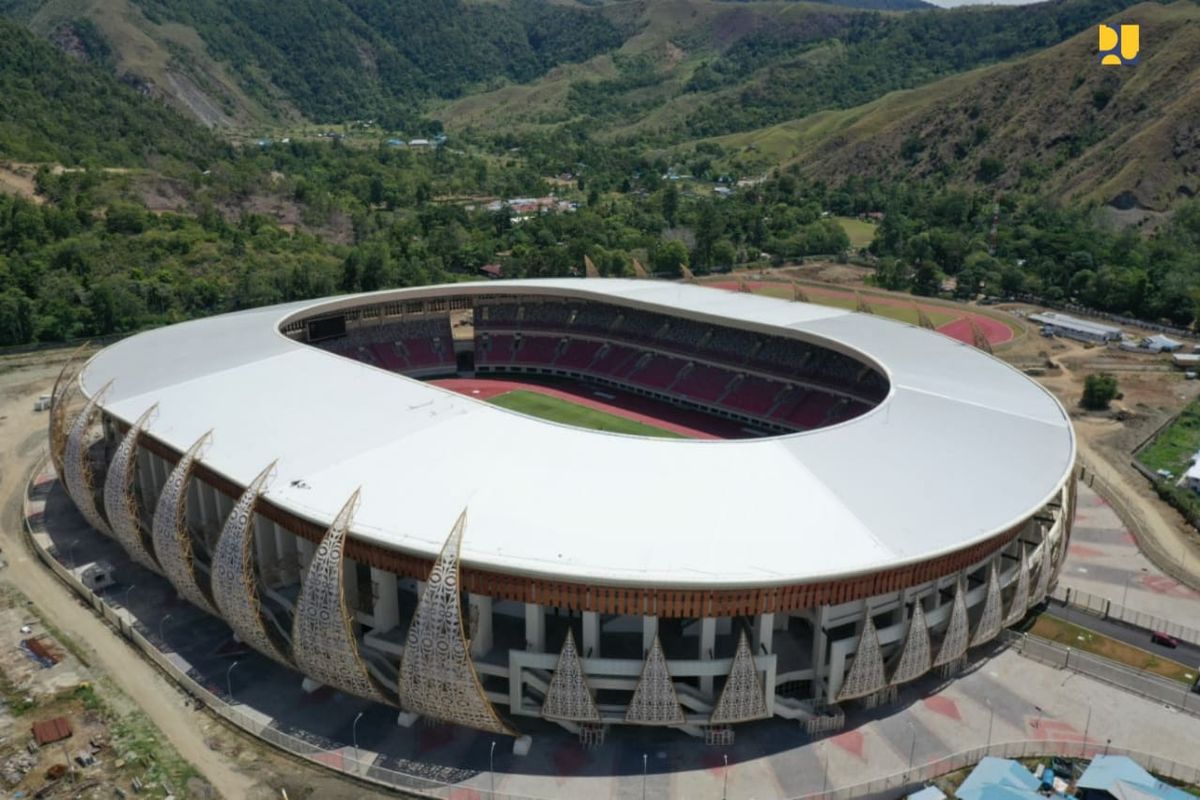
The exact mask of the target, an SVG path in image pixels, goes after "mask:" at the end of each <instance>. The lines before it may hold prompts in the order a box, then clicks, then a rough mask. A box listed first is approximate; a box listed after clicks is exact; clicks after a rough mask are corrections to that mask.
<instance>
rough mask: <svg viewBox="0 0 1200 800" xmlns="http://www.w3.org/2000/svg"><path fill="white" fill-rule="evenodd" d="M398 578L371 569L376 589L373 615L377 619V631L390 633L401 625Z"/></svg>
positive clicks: (391, 574) (383, 571) (379, 570)
mask: <svg viewBox="0 0 1200 800" xmlns="http://www.w3.org/2000/svg"><path fill="white" fill-rule="evenodd" d="M397 581H398V578H397V577H396V576H395V575H394V574H393V573H391V572H388V571H387V570H383V569H376V568H375V567H371V583H372V584H373V585H374V587H375V607H374V608H373V609H372V610H371V615H372V616H373V617H374V618H375V630H376V631H388V630H391V629H392V628H394V627H396V626H397V625H398V624H400V594H399V588H398V587H397V585H396V584H397Z"/></svg>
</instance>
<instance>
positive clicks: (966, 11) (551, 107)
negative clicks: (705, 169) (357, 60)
mask: <svg viewBox="0 0 1200 800" xmlns="http://www.w3.org/2000/svg"><path fill="white" fill-rule="evenodd" d="M1128 5H1130V2H1129V0H1054V1H1053V2H1047V3H1040V4H1036V5H1033V6H1024V7H1021V8H1012V7H983V8H978V7H976V8H961V9H955V10H952V11H941V10H938V11H917V12H913V13H906V14H895V13H877V12H863V11H857V10H851V9H847V8H841V7H836V6H831V5H827V4H816V3H797V2H750V3H728V2H717V1H715V0H642V2H629V3H623V4H620V5H617V6H605V7H604V9H605V13H606V14H608V15H609V16H610V17H612V18H613V19H614V21H615V22H617V23H618V24H620V25H621V26H622V27H623V28H625V29H630V28H632V29H636V30H637V31H638V33H637V35H635V36H632V37H630V38H629V39H627V40H626V42H625V43H624V45H623V46H622V47H621V48H620V49H619V50H618V51H616V53H614V54H611V55H610V54H605V55H603V56H601V57H598V58H595V59H592V60H591V61H589V62H587V63H585V64H582V65H578V66H576V67H572V68H567V69H561V70H556V71H553V72H551V73H549V74H548V75H546V76H545V77H544V78H541V79H539V80H537V81H534V82H532V83H531V84H528V85H524V86H505V87H502V88H501V89H498V90H496V91H494V92H491V93H479V94H475V95H472V96H469V97H466V98H463V99H462V100H459V101H456V102H453V103H450V104H447V105H446V106H445V107H444V108H441V109H439V110H438V111H437V113H436V115H437V116H438V118H440V119H442V120H443V122H444V123H445V124H446V125H447V126H448V127H451V128H453V129H459V130H469V129H478V130H480V131H486V130H487V129H488V128H490V127H494V126H502V127H512V128H517V129H530V128H538V127H541V128H545V127H548V126H554V125H559V124H563V123H568V122H576V123H579V124H580V125H582V126H583V127H585V128H586V129H587V130H589V131H590V132H593V133H602V134H607V135H608V136H610V137H618V138H628V137H638V138H639V139H641V140H643V141H653V142H655V143H659V144H663V143H670V142H673V141H679V140H680V139H683V138H693V137H697V136H709V135H717V134H722V133H730V132H736V131H742V130H749V129H755V128H759V127H762V126H764V125H767V124H772V123H776V122H781V121H784V120H787V119H790V118H796V117H800V116H803V115H806V114H811V113H816V112H819V111H822V110H826V109H842V108H851V107H854V106H856V105H859V104H862V103H865V102H869V101H871V100H873V99H876V98H878V97H881V96H883V95H884V94H886V93H888V92H890V91H894V90H897V89H904V88H911V87H916V86H920V85H923V84H926V83H929V82H931V81H934V80H937V79H939V78H942V77H945V76H948V75H952V74H955V73H958V72H962V71H963V70H968V69H972V68H976V67H979V66H981V65H985V64H989V63H995V62H998V61H1003V60H1005V59H1009V58H1013V57H1016V56H1020V55H1024V54H1028V53H1032V52H1035V51H1036V50H1038V49H1040V48H1044V47H1047V46H1051V45H1054V44H1057V43H1060V42H1062V41H1064V40H1066V39H1068V38H1070V37H1071V36H1073V35H1075V34H1077V33H1079V32H1080V31H1083V30H1086V29H1088V28H1090V27H1091V26H1092V25H1094V24H1095V23H1097V22H1098V21H1100V20H1101V19H1104V18H1106V17H1108V16H1110V15H1112V14H1114V13H1116V12H1118V11H1120V10H1121V9H1122V8H1124V7H1127V6H1128ZM618 15H619V18H618Z"/></svg>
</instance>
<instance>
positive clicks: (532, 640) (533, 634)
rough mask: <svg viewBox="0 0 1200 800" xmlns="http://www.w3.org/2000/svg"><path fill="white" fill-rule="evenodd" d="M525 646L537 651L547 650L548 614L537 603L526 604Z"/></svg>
mask: <svg viewBox="0 0 1200 800" xmlns="http://www.w3.org/2000/svg"><path fill="white" fill-rule="evenodd" d="M525 646H526V647H527V648H528V649H529V650H532V651H533V652H535V653H544V652H546V615H545V613H544V612H543V611H542V607H541V606H539V605H537V604H536V603H526V604H525Z"/></svg>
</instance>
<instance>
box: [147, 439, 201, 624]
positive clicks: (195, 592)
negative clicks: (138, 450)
mask: <svg viewBox="0 0 1200 800" xmlns="http://www.w3.org/2000/svg"><path fill="white" fill-rule="evenodd" d="M210 436H211V434H209V433H206V434H204V435H203V436H201V437H200V438H199V439H197V440H196V443H195V444H193V445H192V446H191V447H189V448H188V451H187V452H186V453H184V454H183V456H182V457H181V458H180V459H179V461H178V462H177V463H176V464H175V468H174V469H172V470H171V474H170V475H168V476H167V482H166V484H165V485H164V486H163V490H162V493H161V494H160V495H159V496H158V505H157V506H156V507H155V509H154V522H153V524H152V525H151V526H150V538H151V540H152V541H153V543H154V555H155V556H156V557H157V559H158V564H159V566H161V567H162V572H163V574H164V575H166V576H167V579H168V580H169V581H171V583H172V585H174V587H175V591H177V592H179V596H180V597H182V598H183V599H184V600H187V601H188V602H189V603H191V604H192V605H194V606H196V607H198V608H202V609H204V610H205V611H207V612H208V613H210V614H216V613H217V611H216V609H215V608H214V607H213V604H212V600H210V599H209V597H208V595H207V594H205V592H204V590H203V589H201V588H200V584H199V582H198V581H197V580H196V563H195V560H194V557H193V555H192V534H191V532H190V531H189V530H188V524H187V511H188V483H189V482H190V481H191V479H192V470H193V468H194V467H195V465H196V459H197V457H198V456H199V455H200V451H201V449H203V448H204V446H205V445H207V444H208V440H209V437H210Z"/></svg>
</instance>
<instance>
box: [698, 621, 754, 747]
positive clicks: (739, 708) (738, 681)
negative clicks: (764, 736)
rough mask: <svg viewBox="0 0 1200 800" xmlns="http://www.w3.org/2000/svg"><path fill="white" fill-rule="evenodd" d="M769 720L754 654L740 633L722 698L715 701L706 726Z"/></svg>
mask: <svg viewBox="0 0 1200 800" xmlns="http://www.w3.org/2000/svg"><path fill="white" fill-rule="evenodd" d="M768 716H769V714H768V712H767V698H766V695H764V694H763V685H762V681H761V680H759V677H758V667H757V666H756V665H755V664H754V652H753V651H752V650H751V649H750V642H749V640H748V639H747V638H746V632H745V631H742V632H741V635H739V636H738V644H737V651H736V652H735V653H734V654H733V664H732V665H731V666H730V668H729V677H728V678H726V679H725V686H724V688H722V689H721V696H720V697H718V698H717V704H716V705H715V706H714V707H713V712H712V716H710V717H709V719H708V724H709V725H730V724H732V723H734V722H749V721H750V720H753V719H765V718H766V717H768Z"/></svg>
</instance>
